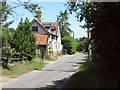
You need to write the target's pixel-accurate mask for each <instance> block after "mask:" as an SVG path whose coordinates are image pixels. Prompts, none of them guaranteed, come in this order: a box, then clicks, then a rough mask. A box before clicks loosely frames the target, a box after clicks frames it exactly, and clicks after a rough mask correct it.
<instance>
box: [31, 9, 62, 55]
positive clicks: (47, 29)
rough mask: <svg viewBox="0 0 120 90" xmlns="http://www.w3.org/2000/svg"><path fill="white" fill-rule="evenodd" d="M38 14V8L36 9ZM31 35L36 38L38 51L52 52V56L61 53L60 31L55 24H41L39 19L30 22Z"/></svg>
mask: <svg viewBox="0 0 120 90" xmlns="http://www.w3.org/2000/svg"><path fill="white" fill-rule="evenodd" d="M38 10H39V11H40V12H41V10H40V8H39V9H38ZM31 27H32V29H33V33H34V35H35V36H36V45H38V47H39V49H40V50H44V51H46V50H48V51H49V50H52V51H53V52H52V54H51V55H52V56H54V55H56V54H57V53H61V52H62V45H61V35H60V29H59V25H58V23H57V22H42V12H41V15H40V17H38V18H37V20H36V19H33V20H32V22H31Z"/></svg>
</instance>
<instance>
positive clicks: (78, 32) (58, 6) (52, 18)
mask: <svg viewBox="0 0 120 90" xmlns="http://www.w3.org/2000/svg"><path fill="white" fill-rule="evenodd" d="M34 3H36V4H39V6H42V9H41V11H42V19H43V20H42V21H43V22H56V19H57V15H59V13H60V11H64V10H65V9H66V6H64V3H65V2H34ZM8 4H9V5H11V6H14V3H13V2H9V3H8ZM15 12H16V13H17V14H18V15H15V17H9V18H8V21H10V20H12V19H14V23H13V24H12V25H10V27H11V28H17V26H18V23H19V22H20V19H21V17H22V18H23V20H25V18H26V17H28V19H29V20H30V21H32V20H33V19H34V16H33V15H32V14H31V13H30V12H29V11H27V10H25V9H23V7H19V8H16V9H15ZM69 23H70V24H71V26H70V29H71V30H72V31H74V33H75V38H78V37H83V36H85V37H87V33H86V29H83V28H81V27H80V25H83V24H84V21H83V22H81V23H80V22H78V21H77V18H76V17H75V13H73V14H72V15H69Z"/></svg>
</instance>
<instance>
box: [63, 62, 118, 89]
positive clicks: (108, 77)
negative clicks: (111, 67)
mask: <svg viewBox="0 0 120 90" xmlns="http://www.w3.org/2000/svg"><path fill="white" fill-rule="evenodd" d="M106 67H107V66H106ZM100 68H102V69H100ZM112 72H113V71H111V73H108V72H107V71H105V67H104V66H100V67H98V65H95V64H93V63H90V62H85V63H84V64H82V65H81V66H80V68H79V69H78V70H77V71H76V73H75V74H73V75H72V77H71V78H70V79H69V80H68V82H67V84H66V85H65V88H116V87H117V88H118V87H119V88H120V73H119V72H117V73H112Z"/></svg>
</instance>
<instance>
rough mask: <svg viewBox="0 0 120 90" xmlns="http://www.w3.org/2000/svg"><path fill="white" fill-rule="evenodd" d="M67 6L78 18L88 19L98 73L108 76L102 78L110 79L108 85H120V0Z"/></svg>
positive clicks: (77, 3) (95, 69) (86, 25)
mask: <svg viewBox="0 0 120 90" xmlns="http://www.w3.org/2000/svg"><path fill="white" fill-rule="evenodd" d="M67 5H68V9H69V11H70V12H74V11H75V12H76V14H77V18H78V20H80V21H82V20H85V21H86V24H85V25H84V26H83V27H87V28H90V29H91V33H92V37H91V41H92V64H94V73H97V74H96V75H99V76H102V77H103V76H105V77H106V78H104V79H103V78H102V77H101V78H102V79H103V81H106V80H109V82H107V84H108V85H109V86H110V87H119V86H120V82H119V81H120V73H119V72H120V69H119V68H120V55H119V52H120V48H119V43H120V30H119V29H120V25H119V23H120V17H119V16H120V3H119V2H114V3H113V2H112V3H107V2H91V3H87V2H82V3H81V2H69V3H68V4H67ZM92 64H91V65H92ZM101 73H102V74H101ZM111 77H112V78H111Z"/></svg>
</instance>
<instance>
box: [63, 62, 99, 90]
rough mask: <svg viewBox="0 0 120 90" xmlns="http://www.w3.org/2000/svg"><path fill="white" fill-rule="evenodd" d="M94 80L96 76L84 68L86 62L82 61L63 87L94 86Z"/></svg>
mask: <svg viewBox="0 0 120 90" xmlns="http://www.w3.org/2000/svg"><path fill="white" fill-rule="evenodd" d="M96 82H97V80H96V77H93V76H92V74H91V73H90V72H89V71H87V70H86V63H84V64H83V65H81V66H80V68H79V69H78V70H77V71H76V73H75V74H74V75H73V76H72V77H71V78H70V79H69V80H68V82H67V84H66V85H65V88H95V87H96Z"/></svg>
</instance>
